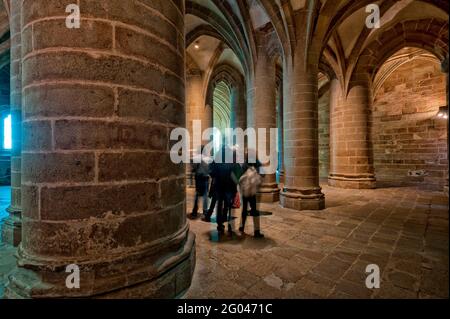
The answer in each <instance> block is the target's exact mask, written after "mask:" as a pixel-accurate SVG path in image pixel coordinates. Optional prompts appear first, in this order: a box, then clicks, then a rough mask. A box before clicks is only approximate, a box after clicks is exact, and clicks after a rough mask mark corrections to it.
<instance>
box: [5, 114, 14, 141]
mask: <svg viewBox="0 0 450 319" xmlns="http://www.w3.org/2000/svg"><path fill="white" fill-rule="evenodd" d="M3 127H4V129H3V148H4V149H6V150H10V149H12V129H11V114H9V115H8V116H7V117H5V119H4V120H3Z"/></svg>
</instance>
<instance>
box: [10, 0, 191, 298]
mask: <svg viewBox="0 0 450 319" xmlns="http://www.w3.org/2000/svg"><path fill="white" fill-rule="evenodd" d="M68 3H70V2H68V1H66V0H59V1H58V0H55V1H44V0H42V1H37V0H25V1H24V2H23V8H22V12H23V16H24V19H23V24H22V25H23V26H24V29H23V33H22V35H23V37H22V48H23V55H24V59H23V61H22V63H23V85H24V88H23V116H24V118H23V136H24V139H23V152H22V167H23V171H22V206H23V231H22V235H23V238H22V243H21V245H20V246H19V249H18V252H17V255H18V267H17V269H15V270H14V272H13V273H12V274H11V275H10V276H9V284H8V286H7V288H6V290H5V295H6V297H8V298H56V297H83V298H84V297H100V298H153V297H158V298H170V297H175V296H178V295H180V294H181V293H183V292H184V291H185V290H186V289H187V288H188V287H189V285H190V282H191V278H192V273H193V270H194V264H195V238H194V235H192V233H190V232H189V224H188V223H187V221H186V202H185V173H184V166H183V165H182V164H180V165H178V164H173V163H172V162H171V161H170V156H169V155H170V154H169V149H170V148H169V147H170V141H169V134H170V131H171V130H172V129H173V128H175V127H180V126H181V127H183V126H184V125H185V123H186V122H185V121H186V118H185V114H186V112H185V88H184V82H185V80H184V76H185V74H184V73H185V71H184V68H185V65H184V48H185V46H184V12H185V10H184V1H157V2H156V1H155V2H154V1H137V0H136V1H122V0H109V1H92V0H80V2H79V3H80V5H81V7H82V11H81V12H82V20H81V28H80V29H67V28H66V25H65V18H64V17H65V8H66V5H67V4H68ZM84 18H87V19H88V20H84ZM72 264H75V265H77V267H78V268H79V270H80V272H79V273H80V288H79V289H69V288H68V287H67V286H66V279H67V276H68V275H69V274H68V273H66V269H68V268H67V266H68V265H72ZM69 269H70V268H69ZM72 272H73V270H72Z"/></svg>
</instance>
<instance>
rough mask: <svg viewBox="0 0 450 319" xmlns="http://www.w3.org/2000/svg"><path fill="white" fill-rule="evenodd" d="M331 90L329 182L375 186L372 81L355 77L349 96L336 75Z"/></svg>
mask: <svg viewBox="0 0 450 319" xmlns="http://www.w3.org/2000/svg"><path fill="white" fill-rule="evenodd" d="M360 78H361V79H362V78H363V77H360ZM330 90H331V91H330V92H331V95H330V118H331V120H330V175H329V178H328V182H329V184H330V185H331V186H336V187H341V188H354V189H363V188H369V189H370V188H375V186H376V181H375V175H374V168H373V155H372V148H371V145H370V131H369V130H370V122H369V121H370V103H371V101H372V93H371V91H372V90H371V86H370V83H369V81H368V80H360V81H353V82H352V83H350V89H349V93H348V95H347V96H345V95H344V94H343V92H342V88H341V85H340V83H339V81H338V80H337V79H333V80H332V81H331V87H330Z"/></svg>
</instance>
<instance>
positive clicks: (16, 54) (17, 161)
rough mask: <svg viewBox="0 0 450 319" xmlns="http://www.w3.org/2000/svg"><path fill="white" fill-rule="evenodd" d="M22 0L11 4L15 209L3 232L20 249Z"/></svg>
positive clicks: (12, 156)
mask: <svg viewBox="0 0 450 319" xmlns="http://www.w3.org/2000/svg"><path fill="white" fill-rule="evenodd" d="M21 2H22V1H21V0H15V1H11V9H10V10H11V11H10V32H11V40H10V41H11V99H10V104H11V126H12V145H13V147H12V150H11V205H10V206H9V207H8V208H7V209H6V210H7V211H8V213H9V216H8V218H7V219H6V220H5V221H4V224H3V228H2V233H1V236H2V241H3V242H5V243H7V244H9V245H13V246H18V245H19V243H20V241H21V238H22V205H21V152H22V134H21V133H22V128H21V126H22V101H21V99H22V65H21V60H22V49H21V48H22V43H21V23H20V21H21V12H20V5H21Z"/></svg>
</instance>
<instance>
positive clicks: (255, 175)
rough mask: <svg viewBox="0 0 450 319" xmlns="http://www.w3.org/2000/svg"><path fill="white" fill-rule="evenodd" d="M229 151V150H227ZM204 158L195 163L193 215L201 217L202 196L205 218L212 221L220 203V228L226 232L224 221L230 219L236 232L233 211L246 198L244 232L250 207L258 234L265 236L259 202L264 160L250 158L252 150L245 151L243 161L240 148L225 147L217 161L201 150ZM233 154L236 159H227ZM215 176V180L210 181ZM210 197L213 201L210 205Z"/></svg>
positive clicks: (218, 225) (218, 155) (229, 230)
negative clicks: (257, 205) (237, 149)
mask: <svg viewBox="0 0 450 319" xmlns="http://www.w3.org/2000/svg"><path fill="white" fill-rule="evenodd" d="M227 152H228V153H227ZM200 153H201V154H200V155H197V156H200V158H197V160H196V161H194V163H195V164H193V166H192V176H193V177H194V179H195V199H194V208H193V210H192V213H191V217H192V218H197V217H198V216H199V214H198V210H199V203H198V202H199V199H200V198H202V199H203V221H205V222H211V216H212V214H213V213H214V209H215V207H216V206H217V214H216V220H217V231H218V232H219V234H224V232H225V226H224V223H226V222H228V233H229V234H232V233H233V228H232V225H231V220H232V218H233V216H232V214H231V212H232V209H233V208H238V207H239V205H240V203H241V200H240V198H241V197H242V215H241V223H240V227H239V231H240V232H241V233H244V231H245V224H246V220H247V216H248V206H249V205H250V214H251V216H253V218H254V236H255V237H256V238H262V237H264V235H263V234H262V233H261V230H260V222H259V212H258V210H257V207H256V204H257V200H256V194H257V192H258V188H259V185H260V184H261V179H262V177H261V176H260V175H259V169H260V167H261V163H260V162H259V161H258V160H257V159H256V157H254V160H249V158H251V156H249V153H248V151H246V152H245V156H244V160H243V161H242V163H239V161H238V160H237V156H236V151H235V150H232V149H230V148H226V147H223V148H222V150H221V152H219V153H218V154H216V157H215V158H214V160H212V159H211V158H210V157H208V156H206V155H204V154H203V148H202V150H201V152H200ZM230 153H231V154H233V160H232V161H228V162H227V161H226V154H230ZM210 179H211V183H210ZM208 198H211V204H210V206H209V207H208Z"/></svg>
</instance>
